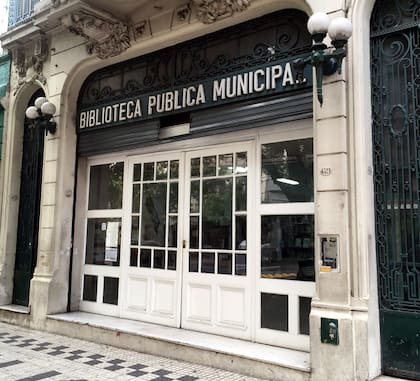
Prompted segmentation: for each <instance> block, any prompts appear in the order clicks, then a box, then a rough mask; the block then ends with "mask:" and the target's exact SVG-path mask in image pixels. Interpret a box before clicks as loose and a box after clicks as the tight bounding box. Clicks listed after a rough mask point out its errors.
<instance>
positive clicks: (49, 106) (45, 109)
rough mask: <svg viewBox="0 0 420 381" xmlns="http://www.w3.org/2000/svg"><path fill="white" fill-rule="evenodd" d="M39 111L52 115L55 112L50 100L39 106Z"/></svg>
mask: <svg viewBox="0 0 420 381" xmlns="http://www.w3.org/2000/svg"><path fill="white" fill-rule="evenodd" d="M41 112H42V113H43V114H45V115H54V114H55V106H54V104H52V103H51V102H45V103H44V104H43V105H42V106H41Z"/></svg>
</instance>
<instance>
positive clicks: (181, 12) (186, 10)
mask: <svg viewBox="0 0 420 381" xmlns="http://www.w3.org/2000/svg"><path fill="white" fill-rule="evenodd" d="M190 14H191V4H189V3H188V4H185V5H181V6H180V7H178V8H177V9H176V15H177V17H178V20H179V21H187V20H188V19H189V17H190Z"/></svg>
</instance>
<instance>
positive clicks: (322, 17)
mask: <svg viewBox="0 0 420 381" xmlns="http://www.w3.org/2000/svg"><path fill="white" fill-rule="evenodd" d="M329 25H330V18H329V16H328V15H327V14H326V13H324V12H317V13H314V14H313V15H312V16H311V17H310V18H309V20H308V31H309V33H310V34H311V35H314V34H320V33H324V34H326V33H327V32H328V26H329Z"/></svg>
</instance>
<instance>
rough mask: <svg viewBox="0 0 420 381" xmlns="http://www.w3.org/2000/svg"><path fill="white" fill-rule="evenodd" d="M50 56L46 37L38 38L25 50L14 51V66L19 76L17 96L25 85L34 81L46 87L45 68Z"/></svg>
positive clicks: (20, 48)
mask: <svg viewBox="0 0 420 381" xmlns="http://www.w3.org/2000/svg"><path fill="white" fill-rule="evenodd" d="M48 56H49V51H48V40H47V37H46V36H45V35H39V36H38V37H36V38H35V39H34V44H31V45H29V46H26V47H25V48H23V47H18V48H16V49H14V50H13V51H12V57H13V64H14V65H15V68H16V73H17V74H18V81H17V85H16V87H15V91H14V93H15V94H16V93H17V91H18V90H19V89H20V88H21V87H22V86H23V85H24V84H25V83H28V82H34V81H39V82H41V83H42V84H44V85H45V84H46V83H47V80H46V78H45V76H44V73H43V68H44V62H45V61H46V60H47V58H48ZM28 77H29V78H28Z"/></svg>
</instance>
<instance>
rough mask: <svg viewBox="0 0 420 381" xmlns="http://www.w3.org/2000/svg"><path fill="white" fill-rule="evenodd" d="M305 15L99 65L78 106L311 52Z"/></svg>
mask: <svg viewBox="0 0 420 381" xmlns="http://www.w3.org/2000/svg"><path fill="white" fill-rule="evenodd" d="M306 22H307V16H306V14H305V13H303V12H300V11H297V10H284V11H280V12H276V13H273V14H270V15H267V16H263V17H261V18H259V19H255V20H252V21H249V22H246V23H243V24H240V25H237V26H234V27H230V28H227V29H224V30H221V31H219V32H216V33H213V34H210V35H207V36H204V37H201V38H198V39H195V40H192V41H188V42H186V43H182V44H178V45H175V46H172V47H169V48H166V49H163V50H159V51H158V52H155V53H151V54H148V55H145V56H141V57H138V58H135V59H132V60H129V61H125V62H123V63H120V64H117V65H114V66H110V67H106V68H104V69H101V70H99V71H97V72H95V73H93V74H92V75H90V76H89V77H88V79H87V80H86V81H85V83H84V85H83V87H82V90H81V93H80V96H79V101H78V107H79V109H85V108H89V107H92V106H95V105H98V104H103V103H107V102H113V101H116V100H118V99H124V98H128V97H133V96H138V95H142V94H147V93H151V92H158V91H165V90H167V89H170V88H174V87H177V86H183V85H186V84H188V83H192V82H196V81H204V80H206V79H209V78H216V77H218V76H223V75H226V74H229V73H233V72H238V71H241V70H243V71H249V70H252V69H253V68H255V67H258V66H260V65H262V64H266V63H267V62H270V61H273V62H274V61H277V60H281V59H285V58H288V57H293V56H296V55H298V54H302V53H305V52H309V51H310V50H311V36H310V34H309V33H308V31H307V28H306Z"/></svg>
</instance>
